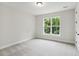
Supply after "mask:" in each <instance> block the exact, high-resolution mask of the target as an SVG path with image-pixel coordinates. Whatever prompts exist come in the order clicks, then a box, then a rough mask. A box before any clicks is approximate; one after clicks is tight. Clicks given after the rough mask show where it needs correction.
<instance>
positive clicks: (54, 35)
mask: <svg viewBox="0 0 79 59" xmlns="http://www.w3.org/2000/svg"><path fill="white" fill-rule="evenodd" d="M43 35H48V36H50V35H51V36H61V35H60V34H43Z"/></svg>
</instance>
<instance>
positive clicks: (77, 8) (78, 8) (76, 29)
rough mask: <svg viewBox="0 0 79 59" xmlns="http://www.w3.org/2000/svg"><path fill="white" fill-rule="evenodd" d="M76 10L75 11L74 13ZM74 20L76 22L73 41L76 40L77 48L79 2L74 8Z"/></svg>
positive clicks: (78, 42) (78, 46)
mask: <svg viewBox="0 0 79 59" xmlns="http://www.w3.org/2000/svg"><path fill="white" fill-rule="evenodd" d="M76 12H77V13H76ZM75 21H77V23H75V41H76V43H75V44H76V46H77V48H78V50H79V35H77V34H79V3H77V6H76V9H75Z"/></svg>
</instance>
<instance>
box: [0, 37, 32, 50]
mask: <svg viewBox="0 0 79 59" xmlns="http://www.w3.org/2000/svg"><path fill="white" fill-rule="evenodd" d="M31 39H32V38H29V39H24V40H21V41H18V42H13V43H11V44H8V45H4V46H2V47H0V49H4V48H7V47H10V46H13V45H16V44H19V43H22V42H24V41H28V40H31Z"/></svg>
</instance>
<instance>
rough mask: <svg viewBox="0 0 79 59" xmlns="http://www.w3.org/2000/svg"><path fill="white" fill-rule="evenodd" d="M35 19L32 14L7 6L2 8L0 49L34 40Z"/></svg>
mask: <svg viewBox="0 0 79 59" xmlns="http://www.w3.org/2000/svg"><path fill="white" fill-rule="evenodd" d="M34 26H35V18H34V16H32V15H31V14H29V13H27V12H24V11H22V10H21V11H20V10H18V9H15V8H10V7H7V6H0V48H4V47H6V46H9V45H12V44H15V43H17V42H21V41H23V40H29V39H32V38H33V36H34V28H35V27H34Z"/></svg>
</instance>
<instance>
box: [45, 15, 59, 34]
mask: <svg viewBox="0 0 79 59" xmlns="http://www.w3.org/2000/svg"><path fill="white" fill-rule="evenodd" d="M43 32H44V34H57V35H59V34H60V17H59V16H55V17H51V18H49V17H45V18H44V20H43Z"/></svg>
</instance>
